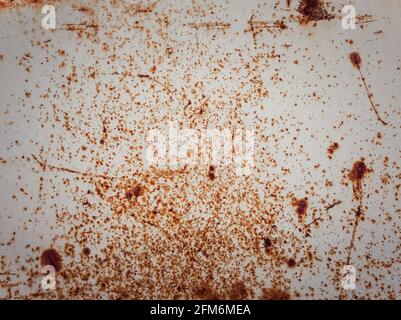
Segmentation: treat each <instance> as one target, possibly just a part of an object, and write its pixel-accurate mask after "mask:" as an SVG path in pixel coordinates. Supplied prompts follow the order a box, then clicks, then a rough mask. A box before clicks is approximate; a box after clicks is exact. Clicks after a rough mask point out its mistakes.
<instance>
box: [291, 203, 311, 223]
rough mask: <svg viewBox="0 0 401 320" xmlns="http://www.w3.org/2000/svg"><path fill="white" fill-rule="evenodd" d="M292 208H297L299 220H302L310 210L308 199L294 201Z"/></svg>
mask: <svg viewBox="0 0 401 320" xmlns="http://www.w3.org/2000/svg"><path fill="white" fill-rule="evenodd" d="M292 206H293V207H295V212H296V213H297V215H298V218H299V220H302V219H303V218H304V217H305V215H306V211H307V209H308V199H307V198H304V199H294V200H293V201H292Z"/></svg>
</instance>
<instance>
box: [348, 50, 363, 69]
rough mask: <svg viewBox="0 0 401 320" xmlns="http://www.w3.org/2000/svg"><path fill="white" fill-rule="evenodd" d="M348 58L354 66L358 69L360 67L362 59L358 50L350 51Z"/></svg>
mask: <svg viewBox="0 0 401 320" xmlns="http://www.w3.org/2000/svg"><path fill="white" fill-rule="evenodd" d="M349 59H350V60H351V63H352V65H353V66H354V67H355V68H357V69H359V68H360V67H361V63H362V59H361V56H360V55H359V53H358V52H352V53H351V54H350V55H349Z"/></svg>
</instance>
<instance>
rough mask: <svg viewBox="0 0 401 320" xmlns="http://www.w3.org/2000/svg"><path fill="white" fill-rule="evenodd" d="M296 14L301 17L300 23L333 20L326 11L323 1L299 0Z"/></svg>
mask: <svg viewBox="0 0 401 320" xmlns="http://www.w3.org/2000/svg"><path fill="white" fill-rule="evenodd" d="M298 12H299V13H300V14H302V15H303V19H302V20H301V22H303V23H308V22H310V21H315V22H316V21H321V20H331V19H333V18H334V16H333V15H332V14H329V13H328V11H327V9H326V4H325V2H324V1H323V0H301V1H300V3H299V6H298Z"/></svg>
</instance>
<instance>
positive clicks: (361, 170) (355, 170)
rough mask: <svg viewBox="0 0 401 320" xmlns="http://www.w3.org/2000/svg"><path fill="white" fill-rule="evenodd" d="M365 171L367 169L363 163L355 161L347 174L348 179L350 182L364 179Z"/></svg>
mask: <svg viewBox="0 0 401 320" xmlns="http://www.w3.org/2000/svg"><path fill="white" fill-rule="evenodd" d="M367 171H368V169H367V167H366V164H365V163H364V162H363V161H356V162H355V163H354V165H353V166H352V170H351V171H350V173H349V178H350V180H351V181H360V180H362V179H363V178H364V176H365V174H366V172H367Z"/></svg>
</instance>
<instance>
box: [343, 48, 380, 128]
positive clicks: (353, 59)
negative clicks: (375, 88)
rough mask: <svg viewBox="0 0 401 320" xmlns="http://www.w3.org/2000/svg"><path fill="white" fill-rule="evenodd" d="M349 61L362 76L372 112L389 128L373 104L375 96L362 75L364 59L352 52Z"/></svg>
mask: <svg viewBox="0 0 401 320" xmlns="http://www.w3.org/2000/svg"><path fill="white" fill-rule="evenodd" d="M349 59H350V61H351V63H352V65H353V66H354V67H355V68H356V69H357V70H358V72H359V75H360V77H361V81H362V83H363V86H364V89H365V91H366V95H367V97H368V99H369V102H370V105H371V107H372V110H373V111H374V113H375V114H376V117H377V120H378V121H379V122H380V123H381V124H383V125H385V126H387V122H386V121H384V120H383V119H382V117H381V116H380V114H379V112H378V110H377V107H376V104H375V103H374V102H373V94H372V93H371V92H370V90H369V87H368V85H367V83H366V79H365V77H364V76H363V74H362V70H361V64H362V59H361V56H360V55H359V53H358V52H352V53H350V55H349Z"/></svg>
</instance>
